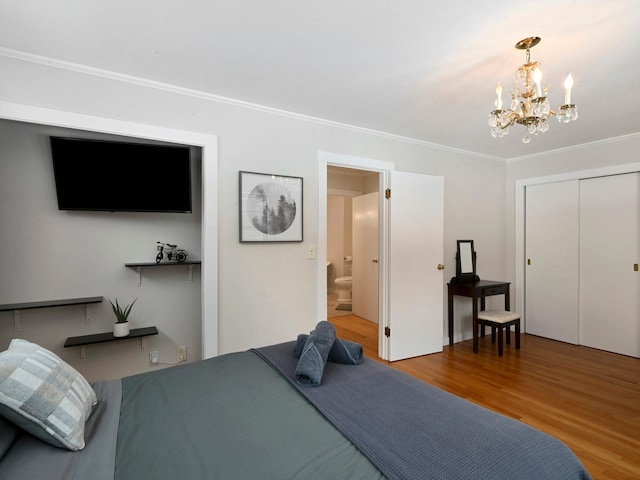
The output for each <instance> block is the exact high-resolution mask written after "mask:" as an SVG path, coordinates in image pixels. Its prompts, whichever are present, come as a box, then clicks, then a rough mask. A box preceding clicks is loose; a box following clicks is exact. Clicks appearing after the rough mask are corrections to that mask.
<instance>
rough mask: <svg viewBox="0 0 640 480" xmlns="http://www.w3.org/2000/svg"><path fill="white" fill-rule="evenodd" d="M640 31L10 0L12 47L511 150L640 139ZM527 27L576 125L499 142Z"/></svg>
mask: <svg viewBox="0 0 640 480" xmlns="http://www.w3.org/2000/svg"><path fill="white" fill-rule="evenodd" d="M639 26H640V2H639V1H638V0H607V1H606V2H605V1H603V0H580V1H573V0H538V1H536V2H532V1H520V0H511V1H505V0H492V1H489V2H472V1H470V0H449V1H446V2H438V3H436V2H432V1H427V0H397V1H391V0H324V1H308V0H288V1H287V0H226V1H222V0H181V1H179V2H178V1H175V0H137V1H131V0H109V1H106V0H102V1H100V0H93V1H87V0H59V1H55V2H53V1H47V0H40V1H32V0H30V1H27V0H23V1H15V0H0V55H2V54H4V55H24V54H27V56H30V55H36V56H42V57H45V59H55V60H58V61H62V62H70V63H72V64H79V65H84V66H89V67H93V68H97V69H101V70H105V71H109V72H117V73H120V74H126V75H130V76H134V77H140V78H144V79H148V80H153V81H157V82H162V83H165V84H170V85H175V86H178V87H182V88H187V89H192V90H195V91H199V92H205V93H209V94H214V95H218V96H222V97H229V98H233V99H237V100H240V101H244V102H249V103H253V104H259V105H264V106H267V107H271V108H275V109H281V110H285V111H289V112H294V113H297V114H302V115H308V116H311V117H317V118H320V119H326V120H331V121H335V122H340V123H345V124H349V125H354V126H357V127H363V128H366V129H372V130H377V131H382V132H387V133H390V134H394V135H399V136H403V137H408V138H412V139H416V140H419V141H424V142H429V143H434V144H438V145H443V146H446V147H452V148H458V149H462V150H467V151H472V152H477V153H480V154H486V155H490V156H495V157H499V158H505V159H508V158H515V157H520V156H525V155H529V154H534V153H539V152H543V151H547V150H554V149H558V148H563V147H569V146H572V145H578V144H584V143H588V142H592V141H597V140H602V139H606V138H612V137H617V136H621V135H627V134H632V133H637V132H640V120H639V113H638V112H640V89H639V87H640V62H639V60H640V27H639ZM531 36H539V37H541V38H542V41H541V43H540V44H539V45H538V46H536V47H535V48H533V49H532V50H531V59H532V60H536V61H539V62H540V63H541V64H542V71H543V75H544V77H543V80H542V83H543V85H549V86H550V95H549V96H550V99H551V104H552V107H553V108H554V109H556V108H557V107H559V106H560V105H561V104H562V103H564V102H563V100H564V96H563V87H562V82H563V79H564V77H565V76H566V75H567V74H568V73H570V72H571V73H572V75H573V77H574V80H575V85H574V88H573V91H572V100H573V101H574V102H575V103H576V104H577V105H578V109H579V113H580V118H579V119H578V121H576V122H575V123H571V124H568V125H564V124H563V125H561V124H559V123H558V122H557V121H555V120H554V119H552V123H551V128H550V130H549V132H547V133H545V134H543V135H539V136H536V137H534V138H533V140H532V141H531V143H530V144H528V145H524V144H523V143H522V141H521V138H522V136H523V134H524V128H523V127H520V126H517V127H513V128H512V129H511V130H512V131H511V133H510V134H509V135H508V136H507V137H504V138H502V139H494V138H492V137H491V135H490V133H489V126H488V125H487V119H488V113H489V111H490V110H492V109H493V108H494V105H493V102H494V99H495V93H494V92H495V86H496V83H497V82H498V81H500V82H502V84H503V85H504V86H505V97H506V96H507V95H506V94H507V93H508V92H509V90H510V86H511V85H512V83H513V77H514V72H515V69H516V68H517V67H518V66H519V65H521V64H522V63H524V61H525V53H524V52H523V51H522V50H516V49H515V48H514V45H515V43H516V42H517V41H519V40H521V39H523V38H526V37H531ZM41 60H43V59H41ZM505 103H506V104H508V102H505Z"/></svg>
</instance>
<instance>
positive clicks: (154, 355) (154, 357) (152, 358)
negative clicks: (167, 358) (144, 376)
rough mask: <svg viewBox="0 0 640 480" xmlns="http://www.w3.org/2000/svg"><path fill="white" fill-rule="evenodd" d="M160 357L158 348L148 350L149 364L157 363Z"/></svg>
mask: <svg viewBox="0 0 640 480" xmlns="http://www.w3.org/2000/svg"><path fill="white" fill-rule="evenodd" d="M159 357H160V352H159V351H158V350H153V351H151V352H149V365H157V364H158V362H159V361H160V360H159Z"/></svg>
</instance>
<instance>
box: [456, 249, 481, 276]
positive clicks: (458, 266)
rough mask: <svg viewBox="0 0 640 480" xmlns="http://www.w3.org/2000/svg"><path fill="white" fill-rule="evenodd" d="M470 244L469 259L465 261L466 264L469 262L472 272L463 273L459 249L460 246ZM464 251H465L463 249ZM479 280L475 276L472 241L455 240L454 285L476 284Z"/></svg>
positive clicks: (474, 253) (474, 257) (474, 252)
mask: <svg viewBox="0 0 640 480" xmlns="http://www.w3.org/2000/svg"><path fill="white" fill-rule="evenodd" d="M467 243H468V244H470V246H471V259H467V261H466V262H464V263H467V262H468V261H469V260H470V262H471V266H472V271H470V272H463V271H462V263H463V262H462V249H461V248H460V246H461V244H467ZM465 250H466V249H465ZM478 280H479V278H478V276H477V275H476V251H475V249H474V246H473V240H457V252H456V283H469V282H476V281H478Z"/></svg>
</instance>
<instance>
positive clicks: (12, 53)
mask: <svg viewBox="0 0 640 480" xmlns="http://www.w3.org/2000/svg"><path fill="white" fill-rule="evenodd" d="M0 56H3V57H8V58H14V59H16V60H21V61H24V62H30V63H36V64H40V65H46V66H48V67H53V68H59V69H62V70H68V71H71V72H77V73H81V74H84V75H93V76H95V77H101V78H108V79H111V80H115V81H119V82H125V83H130V84H134V85H141V86H144V87H147V88H153V89H156V90H164V91H166V92H171V93H177V94H179V95H187V96H190V97H196V98H200V99H203V100H207V101H210V102H217V103H224V104H227V105H233V106H237V107H242V108H248V109H251V110H257V111H260V112H265V113H270V114H273V115H281V116H284V117H289V118H293V119H296V120H302V121H306V122H312V123H317V124H321V125H328V126H331V127H336V128H341V129H343V130H349V131H352V132H358V133H364V134H366V135H374V136H377V137H382V138H388V139H391V140H396V141H400V142H405V143H411V144H415V145H423V146H428V147H432V148H437V149H439V150H443V151H447V152H454V153H462V154H465V155H471V156H474V157H480V158H486V159H490V160H497V161H501V162H504V161H505V160H504V159H502V158H499V157H496V156H493V155H486V154H483V153H477V152H472V151H469V150H463V149H460V148H454V147H447V146H445V145H438V144H436V143H431V142H427V141H425V140H418V139H415V138H411V137H405V136H402V135H396V134H393V133H387V132H382V131H380V130H373V129H370V128H365V127H359V126H356V125H350V124H347V123H341V122H336V121H333V120H327V119H325V118H318V117H313V116H311V115H304V114H301V113H295V112H290V111H287V110H281V109H278V108H273V107H267V106H265V105H260V104H257V103H252V102H247V101H244V100H237V99H235V98H230V97H224V96H222V95H215V94H212V93H207V92H202V91H199V90H193V89H190V88H184V87H179V86H176V85H171V84H168V83H163V82H158V81H156V80H150V79H147V78H141V77H135V76H133V75H126V74H122V73H117V72H112V71H109V70H103V69H101V68H95V67H89V66H86V65H81V64H78V63H73V62H66V61H63V60H58V59H54V58H50V57H44V56H42V55H34V54H31V53H27V52H22V51H19V50H13V49H10V48H4V47H0Z"/></svg>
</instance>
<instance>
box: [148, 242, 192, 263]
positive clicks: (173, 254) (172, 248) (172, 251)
mask: <svg viewBox="0 0 640 480" xmlns="http://www.w3.org/2000/svg"><path fill="white" fill-rule="evenodd" d="M156 243H157V244H158V255H156V263H160V262H161V261H162V260H163V259H164V256H165V254H166V255H167V259H168V260H169V261H171V260H176V261H178V262H184V261H185V260H186V259H187V255H188V254H187V252H186V251H184V250H182V249H180V248H178V246H177V245H171V244H170V243H162V242H156Z"/></svg>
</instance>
